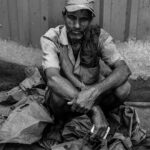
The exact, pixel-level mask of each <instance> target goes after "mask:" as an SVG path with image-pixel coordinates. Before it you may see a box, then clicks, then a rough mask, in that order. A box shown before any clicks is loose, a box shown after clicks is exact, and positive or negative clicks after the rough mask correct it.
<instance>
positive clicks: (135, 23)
mask: <svg viewBox="0 0 150 150" xmlns="http://www.w3.org/2000/svg"><path fill="white" fill-rule="evenodd" d="M95 1H96V5H95V12H96V17H95V18H94V23H96V24H100V26H101V27H103V28H104V29H106V30H107V31H108V32H110V33H111V34H112V35H113V36H114V38H116V39H118V40H121V41H123V40H126V39H127V38H129V37H136V38H137V39H150V0H95ZM64 2H65V0H0V24H1V26H0V37H1V38H4V39H11V40H14V41H18V42H20V43H22V44H24V45H26V46H28V45H33V46H35V47H38V46H39V38H40V36H41V35H42V34H43V33H44V32H45V31H46V30H47V29H48V28H50V27H55V26H56V25H58V24H63V18H62V14H61V12H62V9H63V6H64Z"/></svg>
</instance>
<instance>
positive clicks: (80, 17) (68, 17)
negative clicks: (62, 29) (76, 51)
mask: <svg viewBox="0 0 150 150" xmlns="http://www.w3.org/2000/svg"><path fill="white" fill-rule="evenodd" d="M64 20H65V24H66V27H67V35H68V37H69V38H70V39H71V40H80V39H81V38H82V37H83V35H84V32H85V30H86V29H87V28H88V26H89V25H90V23H91V20H92V15H91V12H89V11H88V10H78V11H75V12H66V14H65V16H64Z"/></svg>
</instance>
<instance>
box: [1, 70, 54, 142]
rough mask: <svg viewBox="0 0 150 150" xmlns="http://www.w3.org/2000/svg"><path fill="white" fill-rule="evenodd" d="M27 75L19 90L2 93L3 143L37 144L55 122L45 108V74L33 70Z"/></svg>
mask: <svg viewBox="0 0 150 150" xmlns="http://www.w3.org/2000/svg"><path fill="white" fill-rule="evenodd" d="M26 75H27V78H25V79H24V80H23V81H22V82H21V83H20V84H19V85H18V86H16V87H14V88H13V89H11V90H9V91H3V92H0V132H1V134H0V135H1V136H0V138H1V141H0V143H8V142H9V143H23V144H31V143H34V142H36V141H38V140H39V139H40V138H41V137H42V132H43V130H44V128H45V127H46V125H47V124H48V123H52V122H53V117H52V116H50V113H49V112H48V111H47V109H46V108H45V107H44V106H43V105H42V104H44V102H45V91H46V90H45V88H46V86H42V88H41V85H45V82H44V80H43V78H42V76H41V73H40V72H39V70H38V68H36V67H29V68H27V69H26ZM43 87H44V88H43ZM4 104H5V105H4ZM15 120H16V121H15ZM18 122H20V123H19V124H18ZM37 131H38V132H37Z"/></svg>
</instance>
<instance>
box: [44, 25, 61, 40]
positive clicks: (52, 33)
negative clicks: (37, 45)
mask: <svg viewBox="0 0 150 150" xmlns="http://www.w3.org/2000/svg"><path fill="white" fill-rule="evenodd" d="M63 27H64V25H59V26H57V27H55V28H50V29H49V30H48V31H46V33H45V34H44V35H43V36H42V37H45V38H48V39H49V40H52V41H57V40H58V38H59V36H60V33H61V29H62V28H63Z"/></svg>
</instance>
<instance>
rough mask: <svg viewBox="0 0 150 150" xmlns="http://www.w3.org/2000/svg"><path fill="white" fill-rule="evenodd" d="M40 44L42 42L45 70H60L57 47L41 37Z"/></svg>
mask: <svg viewBox="0 0 150 150" xmlns="http://www.w3.org/2000/svg"><path fill="white" fill-rule="evenodd" d="M40 42H41V48H42V52H43V56H42V67H43V69H44V70H45V69H47V68H50V67H52V68H58V69H60V65H59V58H58V50H57V47H56V45H55V44H54V43H53V42H52V41H50V40H48V39H46V38H44V37H41V39H40Z"/></svg>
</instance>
